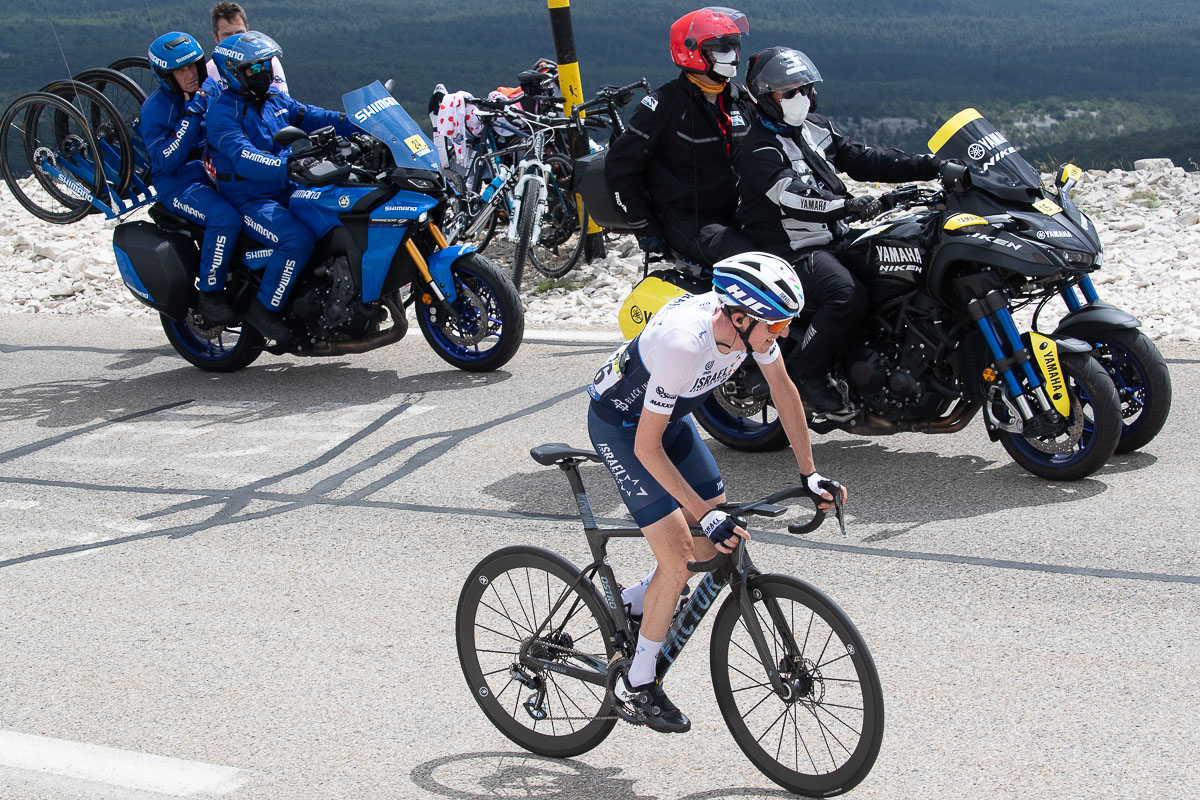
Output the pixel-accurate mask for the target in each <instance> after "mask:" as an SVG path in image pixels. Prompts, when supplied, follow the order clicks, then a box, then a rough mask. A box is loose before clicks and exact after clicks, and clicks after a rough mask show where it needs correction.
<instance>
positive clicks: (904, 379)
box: [696, 109, 1171, 480]
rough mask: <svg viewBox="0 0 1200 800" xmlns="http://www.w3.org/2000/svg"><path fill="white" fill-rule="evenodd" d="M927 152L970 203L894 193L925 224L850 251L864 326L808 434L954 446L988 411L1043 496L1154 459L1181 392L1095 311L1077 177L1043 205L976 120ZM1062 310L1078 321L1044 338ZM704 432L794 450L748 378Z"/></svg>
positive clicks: (711, 408)
mask: <svg viewBox="0 0 1200 800" xmlns="http://www.w3.org/2000/svg"><path fill="white" fill-rule="evenodd" d="M930 149H931V150H932V151H933V152H934V153H936V154H937V155H939V156H941V157H943V158H956V159H960V160H961V161H962V162H963V163H965V164H967V165H968V167H969V168H970V169H969V174H970V188H968V189H967V190H965V191H961V192H951V191H934V190H930V189H925V188H921V187H918V186H904V187H901V188H898V189H896V190H894V191H892V192H889V193H887V194H885V195H883V196H882V197H881V198H880V199H881V201H882V202H883V203H884V205H885V208H889V209H892V210H900V211H903V210H907V209H909V208H913V207H918V206H923V207H924V209H923V210H921V211H918V212H916V213H912V214H907V215H903V216H900V217H898V218H892V219H888V220H886V221H882V222H880V223H879V224H877V225H876V226H874V227H873V228H871V229H870V230H868V231H866V232H864V233H862V234H861V235H859V236H857V238H854V239H852V240H850V241H849V243H848V244H847V245H846V246H845V248H844V249H843V250H841V251H839V257H840V258H841V259H842V260H843V263H845V264H846V265H847V266H848V267H849V268H850V269H852V270H854V271H855V272H856V273H857V274H858V275H859V276H860V277H861V278H862V279H863V281H864V282H865V283H866V285H867V288H868V290H869V292H870V309H871V310H870V314H869V316H868V318H867V320H866V321H865V323H864V324H863V326H862V328H861V329H860V331H859V332H858V333H857V335H854V336H852V337H850V340H849V341H848V343H847V345H846V346H845V347H844V348H843V350H842V352H841V353H839V355H838V357H837V359H836V361H835V364H834V367H833V370H832V375H831V381H832V382H833V384H834V385H835V387H836V389H837V391H838V393H839V394H840V395H841V396H842V400H843V409H842V410H841V411H839V412H834V413H825V414H819V415H817V416H815V417H813V418H812V419H810V422H809V426H810V427H811V429H812V430H814V431H815V432H817V433H825V432H828V431H831V430H835V429H841V430H845V431H848V432H851V433H855V434H860V435H886V434H892V433H901V432H919V433H954V432H957V431H960V430H962V429H963V428H964V427H966V425H967V424H968V423H969V422H970V421H971V419H972V418H973V417H974V416H975V415H976V414H977V413H978V412H979V410H980V409H982V410H983V418H984V424H985V425H986V426H987V431H988V435H989V436H990V437H991V438H992V440H993V441H995V440H999V441H1000V443H1001V444H1002V445H1003V446H1004V448H1005V450H1007V451H1008V453H1009V455H1011V456H1012V458H1013V459H1014V460H1015V461H1016V462H1017V463H1018V464H1020V465H1021V466H1022V467H1024V468H1025V469H1027V470H1029V471H1030V472H1032V473H1034V474H1036V475H1039V476H1041V477H1044V478H1047V479H1050V480H1078V479H1081V478H1084V477H1087V476H1088V475H1091V474H1092V473H1094V472H1095V471H1096V470H1097V469H1099V468H1100V467H1101V466H1102V465H1103V464H1104V463H1105V462H1106V461H1107V459H1108V458H1109V456H1110V455H1112V453H1113V452H1115V451H1120V452H1125V451H1130V450H1135V449H1137V448H1139V447H1141V446H1143V445H1145V444H1146V443H1147V442H1149V441H1150V440H1151V439H1153V438H1154V436H1155V435H1156V434H1157V433H1158V432H1159V431H1160V430H1161V429H1162V427H1163V424H1164V423H1165V422H1166V418H1167V414H1168V412H1169V411H1170V405H1171V380H1170V375H1169V374H1168V372H1167V368H1166V364H1165V362H1164V361H1163V358H1162V356H1161V354H1160V353H1159V352H1158V350H1157V348H1155V346H1154V344H1153V343H1152V342H1151V341H1150V339H1149V338H1147V337H1146V336H1145V335H1144V334H1143V333H1141V332H1140V331H1139V330H1138V326H1139V325H1140V324H1141V323H1140V321H1139V320H1138V319H1137V318H1136V317H1134V316H1132V315H1130V314H1127V313H1125V312H1124V311H1121V310H1119V309H1117V308H1116V307H1114V306H1112V305H1109V304H1107V303H1104V302H1102V301H1101V300H1100V299H1099V298H1098V296H1097V293H1096V289H1095V287H1094V286H1093V284H1092V281H1091V278H1090V277H1089V276H1090V273H1091V272H1093V271H1095V270H1096V269H1098V268H1099V267H1100V265H1101V264H1102V263H1103V255H1102V251H1101V246H1100V240H1099V237H1098V236H1097V234H1096V231H1095V227H1094V226H1093V225H1092V223H1091V222H1090V221H1089V220H1088V218H1087V216H1085V215H1084V214H1083V213H1082V212H1080V211H1079V210H1078V209H1077V208H1076V207H1075V205H1074V204H1073V203H1072V202H1071V199H1070V194H1069V193H1070V190H1071V188H1072V187H1073V186H1074V184H1075V183H1076V181H1077V180H1078V178H1079V176H1080V174H1081V173H1080V170H1079V169H1078V168H1077V167H1074V166H1073V165H1064V166H1063V168H1062V169H1060V171H1059V174H1058V176H1057V178H1056V181H1055V182H1056V186H1057V190H1056V191H1055V192H1054V193H1053V194H1052V193H1050V192H1048V191H1046V190H1044V189H1043V187H1042V184H1041V179H1040V177H1039V175H1038V173H1037V171H1036V170H1035V169H1034V168H1033V167H1032V166H1031V165H1030V164H1029V163H1028V162H1027V161H1025V160H1024V159H1023V158H1022V157H1021V156H1020V155H1019V154H1018V153H1017V150H1016V148H1015V147H1013V146H1012V145H1011V144H1010V143H1009V142H1008V140H1007V139H1006V138H1005V137H1004V135H1003V134H1001V133H1000V132H999V131H997V130H996V129H995V128H994V127H993V126H992V125H991V124H990V123H989V122H988V121H987V120H986V119H984V118H983V117H982V115H980V114H979V112H977V111H975V110H974V109H968V110H966V111H963V112H961V113H960V114H958V115H956V116H955V117H954V118H953V119H951V120H950V121H949V122H947V123H946V125H944V126H943V127H942V129H941V130H940V131H939V132H938V133H937V134H936V135H935V136H934V137H933V139H931V140H930ZM1080 295H1082V298H1081V297H1080ZM1054 297H1061V298H1062V299H1063V300H1064V302H1065V303H1066V305H1067V309H1068V313H1067V314H1066V315H1065V316H1064V317H1063V318H1062V319H1061V321H1060V322H1059V324H1058V326H1057V327H1056V328H1055V329H1054V330H1053V331H1052V332H1047V333H1039V332H1038V329H1037V319H1038V316H1039V315H1040V313H1041V311H1042V309H1043V307H1044V306H1045V304H1046V303H1047V302H1048V301H1049V300H1051V299H1053V298H1054ZM1035 304H1036V305H1035ZM1029 306H1035V308H1036V310H1035V312H1034V314H1033V323H1032V330H1030V331H1026V332H1024V333H1022V332H1021V331H1020V330H1019V329H1018V327H1017V324H1016V322H1014V319H1013V312H1014V311H1018V310H1020V309H1022V308H1025V307H1029ZM806 327H807V319H806V316H805V315H802V316H801V318H800V320H799V321H798V324H796V325H793V326H792V329H791V333H790V335H789V338H788V339H787V340H786V341H785V342H784V343H783V345H784V357H785V359H787V360H788V361H789V362H790V363H794V362H795V359H796V356H797V353H798V352H799V349H800V347H799V343H800V339H801V337H802V336H803V335H804V331H805V329H806ZM696 418H697V420H698V421H699V422H700V424H701V425H703V426H704V428H705V429H706V430H707V431H708V432H709V433H710V434H712V436H713V437H714V438H716V439H717V440H719V441H721V442H722V443H724V444H726V445H728V446H730V447H734V448H737V449H741V450H752V451H761V450H772V449H779V448H782V447H784V446H786V445H787V438H786V436H785V434H784V431H783V427H782V425H781V424H780V422H779V420H778V417H777V416H776V415H775V411H774V409H773V408H772V407H771V405H770V398H769V394H768V391H767V387H766V383H765V380H764V379H763V378H762V377H761V374H760V373H759V372H758V369H757V367H755V366H754V362H753V361H751V360H747V362H746V365H745V366H743V368H742V369H741V370H740V371H739V372H738V373H737V374H736V375H735V376H734V377H733V379H731V380H729V381H728V382H727V383H725V384H723V385H722V386H721V387H720V388H718V389H717V390H716V391H715V392H713V394H712V395H711V396H710V397H709V398H708V400H706V401H705V403H704V405H703V406H702V407H701V408H700V409H699V410H697V411H696Z"/></svg>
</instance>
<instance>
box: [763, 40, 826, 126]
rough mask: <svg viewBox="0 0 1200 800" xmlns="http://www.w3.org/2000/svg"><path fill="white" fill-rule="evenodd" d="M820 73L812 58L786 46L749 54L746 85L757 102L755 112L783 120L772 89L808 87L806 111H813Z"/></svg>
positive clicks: (780, 121)
mask: <svg viewBox="0 0 1200 800" xmlns="http://www.w3.org/2000/svg"><path fill="white" fill-rule="evenodd" d="M820 82H821V73H820V71H819V70H818V69H817V65H816V64H814V63H813V62H812V59H811V58H809V57H808V56H806V55H804V53H801V52H800V51H799V50H793V49H792V48H790V47H768V48H767V49H766V50H760V51H758V52H757V53H755V54H754V55H752V56H750V62H749V66H748V67H747V70H746V88H748V89H749V90H750V94H752V95H753V96H754V100H755V102H757V103H758V112H759V113H760V114H762V115H763V116H764V117H766V118H767V119H769V120H771V121H772V122H776V123H782V122H783V109H782V108H780V106H779V101H778V100H776V99H775V98H774V97H773V96H772V94H771V93H772V92H786V91H788V90H790V89H794V88H798V87H800V88H803V87H810V86H811V87H812V89H811V93H810V94H809V101H810V102H811V104H812V105H811V107H810V109H809V110H810V111H816V110H817V87H816V86H815V85H814V84H817V83H820Z"/></svg>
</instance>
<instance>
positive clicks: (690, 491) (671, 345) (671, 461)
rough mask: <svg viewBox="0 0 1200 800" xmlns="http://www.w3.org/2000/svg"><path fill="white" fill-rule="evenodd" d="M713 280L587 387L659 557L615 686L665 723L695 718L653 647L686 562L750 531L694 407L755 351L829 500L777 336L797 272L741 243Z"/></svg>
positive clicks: (608, 454) (592, 418)
mask: <svg viewBox="0 0 1200 800" xmlns="http://www.w3.org/2000/svg"><path fill="white" fill-rule="evenodd" d="M712 285H713V291H711V292H707V293H705V294H700V295H694V296H693V295H685V296H683V297H680V298H677V299H675V300H673V301H671V302H670V303H668V304H667V305H666V306H664V307H663V308H662V309H661V310H660V311H659V312H658V313H657V314H655V315H654V317H653V319H652V321H651V322H650V324H649V325H648V326H647V327H646V328H645V329H643V330H642V332H641V333H639V334H638V336H637V337H635V338H634V339H633V340H632V341H631V342H628V343H627V344H625V345H624V346H622V347H621V348H619V349H618V350H617V351H616V352H615V353H613V354H612V356H610V357H609V359H608V361H607V362H606V363H605V364H604V366H603V367H601V369H600V371H599V372H597V373H596V376H595V379H594V380H593V382H592V384H591V385H590V386H589V387H588V393H589V394H590V395H591V397H592V402H591V404H590V407H589V410H588V433H589V435H590V436H591V440H592V444H593V446H594V447H595V448H596V452H597V453H599V455H600V456H601V458H603V459H604V463H605V464H606V466H607V467H608V469H609V471H610V472H611V473H612V476H613V479H614V480H615V481H616V483H617V488H618V489H619V490H620V492H621V499H622V500H623V501H624V502H625V505H626V506H627V507H628V508H629V511H630V513H631V514H632V515H633V518H634V521H635V522H636V523H637V524H638V526H639V527H640V528H641V529H642V532H643V534H644V535H645V537H646V541H647V542H648V543H649V545H650V549H651V550H652V551H653V552H654V557H655V559H656V560H657V562H658V565H657V567H656V568H655V570H654V571H653V572H652V573H651V574H650V575H649V576H647V578H648V580H646V579H644V580H643V581H642V582H641V583H639V584H638V585H637V586H634V587H632V588H630V589H627V590H626V591H625V592H623V594H622V599H623V601H624V602H625V603H627V604H628V605H629V607H630V614H631V615H633V616H634V617H636V616H637V615H639V614H640V615H641V617H642V619H641V626H640V630H639V635H638V644H637V648H636V655H635V657H634V660H633V664H632V665H631V666H630V669H629V672H628V674H627V675H624V676H622V677H621V679H620V680H619V681H618V682H617V686H616V693H617V696H618V699H620V700H622V701H624V702H626V703H628V704H630V705H632V706H634V707H636V708H637V709H639V710H640V711H641V712H642V714H643V715H644V717H645V720H646V724H647V725H648V726H649V727H651V728H653V729H654V730H658V731H664V732H680V733H681V732H683V731H686V730H688V729H689V728H690V727H691V722H690V721H689V720H688V718H687V717H686V716H684V715H683V713H682V712H680V711H679V709H678V708H677V707H676V706H675V705H674V704H673V703H672V702H671V701H670V700H669V699H668V698H667V696H666V694H665V693H664V692H663V690H662V687H661V686H659V685H658V684H657V682H656V681H655V666H656V660H657V657H658V652H659V649H660V648H661V647H662V643H663V640H664V639H665V637H666V634H667V631H668V629H669V627H670V624H671V616H672V614H673V613H674V610H675V605H676V602H677V600H678V598H679V593H680V591H681V590H682V589H683V587H684V585H685V584H686V583H687V580H688V577H689V575H690V573H689V572H688V569H687V562H688V561H689V560H706V559H709V558H712V557H713V555H714V554H715V553H716V551H720V552H722V553H730V552H732V551H733V550H734V548H735V547H736V546H737V544H738V539H739V537H741V538H745V539H749V538H750V537H749V534H748V533H747V532H746V531H745V530H743V529H742V528H741V527H738V526H736V525H734V524H733V522H732V520H730V519H729V518H728V517H727V515H726V514H725V513H724V512H722V511H719V510H717V508H716V506H717V505H718V504H720V503H722V502H724V501H725V490H724V484H723V483H722V481H721V475H720V472H719V471H718V470H717V465H716V462H715V461H714V460H713V457H712V454H711V453H709V451H708V448H707V447H705V445H704V443H703V442H702V441H701V439H700V435H699V433H697V431H696V427H695V423H694V422H692V420H691V419H690V418H689V417H688V415H689V414H690V413H691V411H692V410H693V409H695V408H696V407H698V406H699V405H700V404H701V403H702V402H703V401H704V398H705V397H706V396H707V395H708V393H709V392H711V391H712V390H713V389H714V388H716V387H717V386H719V385H720V384H721V383H723V382H724V381H726V380H727V379H728V378H729V377H730V376H732V375H733V374H734V373H735V372H736V371H737V369H738V367H739V366H740V365H741V363H742V361H744V360H745V358H746V357H747V356H748V355H752V356H753V358H754V360H755V361H756V362H758V364H759V367H760V368H761V370H762V373H763V376H764V377H765V378H766V381H767V385H768V386H769V387H770V391H771V399H772V401H773V402H774V404H775V408H776V409H777V411H778V413H779V419H780V420H781V421H782V423H783V428H784V430H785V431H786V432H787V437H788V441H789V442H790V443H791V444H792V448H793V450H794V452H795V456H796V464H797V466H798V467H799V468H800V472H801V473H802V475H803V477H804V483H805V486H806V487H808V489H809V490H810V491H812V492H814V493H816V494H820V495H821V496H822V497H824V498H825V500H826V501H827V502H825V503H823V504H822V505H821V508H822V509H823V510H828V509H829V508H830V507H832V501H833V498H832V496H831V495H829V494H828V493H827V492H823V491H822V490H821V489H820V487H819V485H818V484H819V482H820V481H822V480H824V478H822V476H821V475H819V474H818V473H817V470H816V466H815V465H814V463H813V457H812V448H811V446H810V444H809V438H808V425H807V423H806V422H805V417H804V407H803V405H802V403H801V400H800V395H799V393H798V392H797V391H796V387H795V385H794V384H793V383H792V381H791V380H790V379H789V378H788V375H787V372H786V370H785V369H784V366H783V360H782V359H781V358H780V357H779V345H778V344H777V342H776V340H777V339H778V338H779V337H781V336H786V335H787V332H788V324H789V323H790V322H791V320H792V318H793V317H795V316H796V315H797V314H799V313H800V309H801V308H802V307H803V306H804V292H803V290H802V289H801V287H800V282H799V280H798V279H797V278H796V274H795V272H793V271H792V268H791V267H790V266H789V265H788V263H787V262H786V261H784V260H783V259H781V258H779V257H778V256H773V255H770V254H768V253H758V252H750V253H743V254H741V255H738V256H734V257H732V258H727V259H724V260H722V261H719V262H717V263H716V264H715V265H714V267H713V277H712ZM845 498H846V492H845V490H844V489H843V490H842V499H843V501H844V500H845ZM695 524H699V525H700V526H701V528H702V529H703V531H704V533H705V534H706V535H707V536H708V538H709V539H710V540H711V542H710V541H706V540H704V539H693V538H692V534H691V531H690V530H689V527H688V526H689V525H695Z"/></svg>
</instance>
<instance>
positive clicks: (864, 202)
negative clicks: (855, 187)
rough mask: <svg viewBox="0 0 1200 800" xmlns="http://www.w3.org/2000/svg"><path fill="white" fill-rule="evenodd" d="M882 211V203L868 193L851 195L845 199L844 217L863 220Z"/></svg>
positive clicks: (873, 216)
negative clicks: (858, 195)
mask: <svg viewBox="0 0 1200 800" xmlns="http://www.w3.org/2000/svg"><path fill="white" fill-rule="evenodd" d="M882 211H883V205H882V204H881V203H880V202H879V200H878V199H877V198H874V197H871V195H869V194H864V195H863V196H862V197H852V198H850V199H849V200H847V201H846V219H852V220H857V221H859V222H864V221H866V220H869V219H873V218H875V217H877V216H879V214H880V213H881V212H882Z"/></svg>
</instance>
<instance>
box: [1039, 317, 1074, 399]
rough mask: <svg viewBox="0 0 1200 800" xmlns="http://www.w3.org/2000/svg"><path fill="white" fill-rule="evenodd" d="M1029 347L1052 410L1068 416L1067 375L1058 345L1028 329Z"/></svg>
mask: <svg viewBox="0 0 1200 800" xmlns="http://www.w3.org/2000/svg"><path fill="white" fill-rule="evenodd" d="M1029 349H1030V350H1032V351H1033V360H1034V362H1035V363H1036V364H1037V367H1038V371H1039V372H1041V373H1042V379H1043V380H1045V381H1046V394H1048V395H1050V402H1051V403H1053V404H1054V410H1055V411H1057V412H1058V413H1059V414H1062V415H1063V416H1064V417H1066V416H1070V414H1071V398H1070V396H1069V395H1068V394H1067V377H1066V375H1064V374H1063V371H1062V364H1061V363H1060V362H1059V360H1058V345H1057V344H1056V343H1055V342H1054V340H1053V339H1051V338H1049V337H1046V336H1042V335H1041V334H1040V333H1034V332H1033V331H1030V332H1029Z"/></svg>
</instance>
